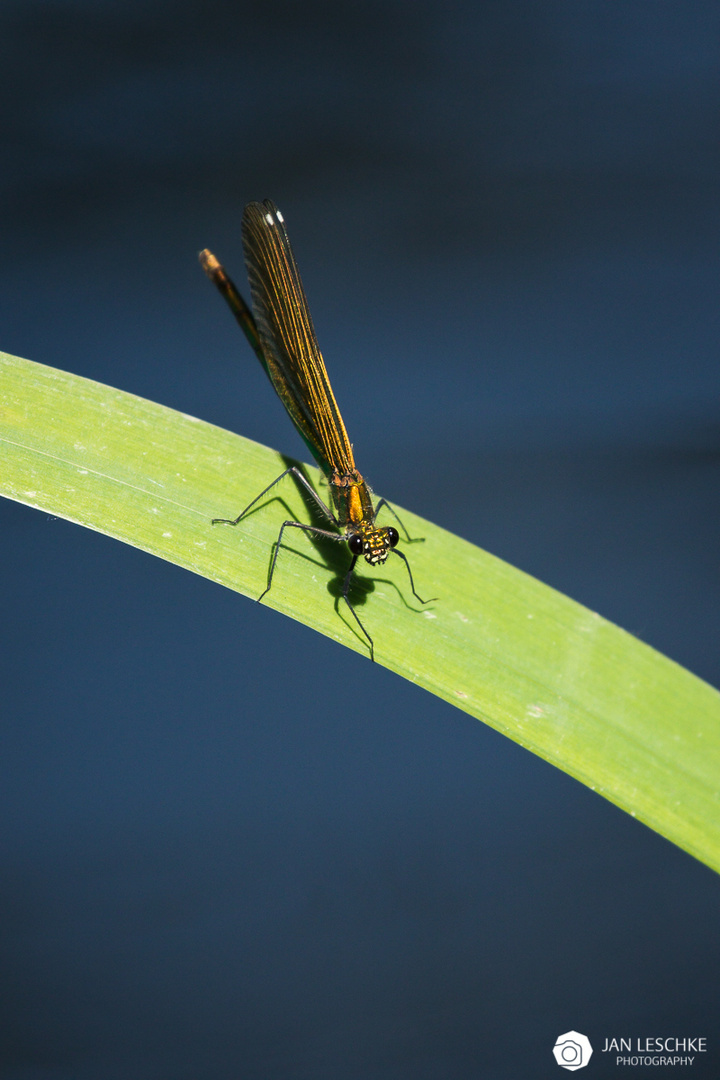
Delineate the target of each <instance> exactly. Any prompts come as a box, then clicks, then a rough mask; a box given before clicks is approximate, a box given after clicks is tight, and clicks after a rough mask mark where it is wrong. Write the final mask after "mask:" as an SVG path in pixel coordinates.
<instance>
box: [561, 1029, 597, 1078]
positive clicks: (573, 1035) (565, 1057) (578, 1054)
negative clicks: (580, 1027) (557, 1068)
mask: <svg viewBox="0 0 720 1080" xmlns="http://www.w3.org/2000/svg"><path fill="white" fill-rule="evenodd" d="M553 1054H554V1055H555V1060H556V1061H557V1063H558V1065H561V1066H562V1068H563V1069H567V1070H568V1071H569V1072H574V1071H575V1069H584V1068H585V1066H586V1065H587V1063H588V1061H589V1060H590V1058H591V1057H592V1046H591V1045H590V1040H589V1039H588V1037H587V1035H581V1034H580V1032H579V1031H566V1032H565V1034H564V1035H558V1037H557V1039H556V1040H555V1045H554V1046H553Z"/></svg>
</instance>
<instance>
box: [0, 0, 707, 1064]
mask: <svg viewBox="0 0 720 1080" xmlns="http://www.w3.org/2000/svg"><path fill="white" fill-rule="evenodd" d="M719 33H720V8H719V7H718V5H717V4H716V3H715V2H713V0H705V2H701V0H697V2H695V3H693V4H686V3H684V2H683V0H677V2H663V0H656V2H653V3H645V2H635V0H624V2H623V3H622V4H606V3H594V2H587V3H582V2H578V0H546V2H544V3H542V4H535V3H530V2H524V3H522V2H521V3H507V2H499V0H498V2H484V3H478V2H473V0H464V2H462V0H458V2H445V0H444V2H443V3H440V2H439V0H407V2H398V0H390V2H380V0H376V2H362V0H361V2H358V3H355V4H352V5H350V4H347V5H345V4H337V3H330V2H329V0H328V2H326V0H303V2H302V3H293V2H290V0H285V2H273V0H270V2H268V3H265V4H262V5H260V4H257V5H252V6H251V5H246V4H244V3H230V2H225V0H186V2H172V0H167V2H163V0H142V2H141V0H137V2H133V0H117V2H115V3H111V2H106V3H97V2H91V0H86V2H84V3H83V2H81V0H75V2H73V0H55V2H49V0H46V2H44V3H43V2H33V0H14V2H13V0H4V3H3V5H2V10H1V11H0V57H1V59H2V71H3V89H2V99H3V108H2V117H1V120H2V148H3V153H2V169H1V170H0V194H1V197H2V230H1V233H0V245H1V247H2V259H1V260H0V325H1V326H2V339H1V340H0V347H1V348H3V349H5V350H6V351H8V352H12V353H16V354H19V355H22V356H27V357H29V358H31V359H33V360H37V361H42V362H44V363H47V364H52V365H56V366H58V367H61V368H66V369H68V370H70V371H74V372H77V373H79V374H82V375H86V376H89V377H92V378H96V379H99V380H101V381H104V382H107V383H110V384H112V385H115V386H118V387H121V388H123V389H125V390H128V391H133V392H135V393H138V394H141V395H144V396H146V397H149V398H153V399H155V400H157V401H160V402H163V403H165V404H167V405H171V406H174V407H176V408H178V409H182V410H184V411H186V412H189V413H193V414H195V415H197V416H201V417H203V418H204V419H206V420H210V421H213V422H215V423H218V424H221V425H224V426H227V427H229V428H232V429H234V430H237V431H238V432H241V433H242V434H244V435H247V436H250V437H252V438H255V439H258V440H259V441H262V442H265V443H267V444H269V445H271V446H275V447H277V448H279V449H281V450H283V451H285V452H287V453H289V454H296V455H298V456H304V451H303V449H302V444H301V443H300V441H299V439H298V438H297V436H296V435H295V433H294V431H293V430H292V426H291V424H290V422H289V421H288V419H287V417H286V416H285V414H284V412H283V410H282V407H281V406H280V404H279V402H278V401H276V400H275V399H274V396H273V394H272V392H271V389H270V388H269V386H268V384H267V380H266V379H265V377H264V375H263V374H262V372H261V371H260V369H259V366H258V364H257V361H256V360H255V359H254V357H253V356H252V354H251V353H250V350H249V349H248V347H247V345H246V343H245V342H244V341H243V340H242V338H241V336H240V334H239V331H238V330H237V328H236V326H235V325H234V323H233V321H232V320H231V318H230V317H229V315H228V313H227V311H226V310H225V309H224V308H223V306H222V305H221V303H220V301H219V299H218V297H217V296H216V295H215V294H214V292H213V290H212V288H211V287H210V285H209V284H208V283H207V282H206V281H205V279H204V278H203V275H202V274H201V272H200V270H199V269H198V266H197V263H196V252H197V251H198V250H199V249H200V248H202V247H204V246H206V245H208V246H210V247H211V248H213V250H215V251H216V252H217V254H218V255H219V256H220V257H221V258H222V259H223V260H224V261H225V262H226V263H227V264H228V266H229V267H230V269H231V270H232V271H234V272H235V274H236V276H237V277H238V279H239V280H244V275H243V269H242V253H241V247H240V236H239V232H240V219H241V214H242V208H243V205H244V203H245V202H246V201H248V200H250V199H255V198H262V197H265V196H271V197H272V198H273V199H275V201H276V202H277V203H278V204H279V205H280V207H281V208H282V209H283V211H284V213H285V217H286V219H287V220H288V222H289V227H290V234H291V237H292V239H293V243H294V246H295V250H296V253H297V255H298V259H299V262H300V266H301V269H302V271H303V276H304V279H305V284H306V287H307V291H308V293H309V297H310V302H311V307H312V311H313V314H314V319H315V323H316V327H317V329H318V334H319V338H320V344H321V347H322V348H323V351H324V353H325V356H326V358H327V359H328V363H329V366H330V371H331V375H332V378H333V382H334V386H335V391H336V393H337V396H338V399H339V401H340V404H341V406H342V407H343V411H344V414H345V419H346V422H347V424H348V427H349V430H350V434H351V437H352V438H353V440H354V442H355V449H356V454H357V457H358V463H359V465H360V468H361V469H362V470H363V472H364V473H366V475H367V476H368V477H369V478H370V480H371V482H372V484H373V486H374V488H375V489H376V490H377V491H379V492H381V493H382V494H383V495H386V496H387V497H388V498H390V499H393V500H394V501H396V502H398V503H400V504H401V505H405V506H408V507H411V508H412V509H414V510H416V511H418V512H420V513H422V514H424V515H426V516H427V517H429V518H431V519H433V520H435V521H438V522H439V523H441V524H443V525H445V526H447V527H449V528H450V529H453V530H455V531H457V532H458V533H460V534H462V535H463V536H465V537H467V538H468V539H470V540H472V541H474V542H476V543H478V544H480V545H482V546H483V547H486V548H488V549H489V550H491V551H493V552H494V553H496V554H498V555H500V556H501V557H503V558H505V559H508V560H509V561H511V562H513V563H515V564H517V565H518V566H520V567H522V568H523V569H525V570H527V571H529V572H530V573H532V574H535V575H537V576H538V577H540V578H542V579H543V580H544V581H547V582H548V583H550V584H551V585H553V586H555V587H557V588H559V589H561V590H563V591H565V592H567V593H569V594H570V595H572V596H573V597H575V598H576V599H578V600H580V601H582V602H583V603H585V604H587V605H588V606H590V607H591V608H593V609H596V610H598V611H599V612H601V613H602V614H603V615H605V616H607V617H608V618H610V619H613V620H614V621H616V622H618V623H620V624H621V625H622V626H624V627H626V628H627V629H629V630H630V631H632V632H634V633H636V634H638V635H639V636H640V637H641V638H643V639H644V640H645V641H647V642H649V643H650V644H652V645H654V646H656V647H657V648H659V649H661V650H663V651H664V652H666V653H668V654H669V655H670V656H672V657H673V658H675V659H676V660H678V661H679V662H681V663H683V664H685V665H687V666H688V667H690V668H691V669H692V670H693V671H695V672H696V673H697V674H699V675H701V676H703V677H704V678H706V679H709V680H710V681H711V682H714V683H715V684H716V685H717V684H718V682H720V663H719V658H718V648H717V642H718V635H719V632H720V625H719V623H720V619H719V614H718V613H719V611H720V607H719V605H718V599H719V597H718V593H719V592H720V590H719V587H718V543H717V542H718V526H719V524H720V520H719V518H720V515H719V514H718V502H717V483H718V478H719V474H720V468H719V467H718V462H719V455H718V449H719V447H720V439H719V433H720V411H719V410H718V390H719V389H720V368H719V366H718V362H717V354H718V336H719V329H720V326H719V322H720V320H719V316H718V312H719V311H720V305H719V301H720V287H719V282H720V259H719V258H718V225H719V224H720V222H719V218H720V214H719V212H718V211H719V198H718V179H719V177H718V173H719V170H718V164H719V160H718V159H719V157H720V142H719V140H718V107H719V105H720V90H719V87H720V82H719V79H720V60H719V59H718V50H717V42H718V34H719ZM237 509H238V508H237V507H233V506H226V507H222V506H220V507H218V512H219V513H225V512H234V511H235V510H237ZM0 512H1V514H2V532H1V535H2V559H1V564H2V579H3V580H2V598H3V599H2V607H3V619H2V624H3V636H2V649H1V650H0V656H1V658H2V676H1V677H2V693H1V695H0V701H1V705H2V738H3V743H2V755H1V760H2V782H1V783H0V813H1V816H2V822H3V825H2V835H1V839H0V843H1V850H0V856H1V859H2V873H1V876H0V880H1V887H2V896H1V898H0V950H1V955H2V966H1V970H2V998H3V1003H2V1032H1V1037H2V1045H1V1047H0V1054H1V1059H0V1064H1V1068H0V1075H2V1077H3V1080H70V1078H72V1080H116V1078H125V1077H133V1078H134V1080H190V1078H192V1080H234V1078H240V1077H242V1078H243V1080H256V1078H257V1080H260V1078H270V1080H287V1078H297V1080H305V1078H308V1080H335V1078H337V1077H343V1078H344V1080H369V1078H372V1080H396V1078H397V1080H406V1078H407V1080H436V1078H438V1080H439V1078H443V1080H445V1078H452V1080H455V1078H457V1080H476V1078H479V1077H482V1078H488V1077H489V1078H496V1080H505V1078H507V1080H517V1078H518V1077H533V1078H535V1077H539V1078H542V1077H546V1076H547V1077H551V1076H556V1075H559V1070H558V1067H557V1066H556V1064H555V1062H554V1059H553V1057H552V1054H551V1048H552V1044H553V1043H554V1041H555V1038H556V1036H558V1035H559V1034H561V1033H563V1032H565V1031H567V1030H569V1029H571V1028H575V1029H577V1030H579V1031H582V1032H584V1033H586V1034H587V1035H588V1036H589V1037H590V1039H591V1041H593V1042H594V1043H595V1046H596V1053H595V1057H594V1058H593V1060H592V1061H591V1063H590V1067H589V1068H588V1072H587V1074H583V1075H587V1076H588V1077H593V1076H594V1077H608V1076H616V1075H620V1073H619V1072H618V1071H617V1070H616V1069H615V1067H614V1062H612V1061H610V1060H609V1057H610V1055H603V1054H601V1053H600V1046H601V1045H602V1043H603V1041H604V1039H605V1037H611V1036H615V1037H628V1036H632V1037H635V1036H637V1035H639V1036H646V1035H652V1036H665V1035H705V1036H707V1037H708V1038H709V1040H710V1043H709V1045H710V1052H709V1053H708V1054H707V1056H706V1059H705V1060H704V1062H702V1063H700V1064H698V1063H696V1064H695V1065H694V1066H693V1068H692V1075H693V1076H694V1077H695V1078H696V1080H697V1078H699V1077H702V1078H705V1077H717V1075H718V1074H719V1070H720V1053H719V1050H718V1036H719V1035H720V1031H718V1024H717V1007H716V1006H717V971H718V964H719V963H720V956H719V955H718V954H719V953H720V948H719V945H720V943H719V940H718V926H719V925H720V922H719V919H718V916H719V911H718V907H719V904H718V901H719V900H720V887H719V882H718V878H717V877H716V876H715V875H714V874H713V873H712V872H711V871H710V870H708V869H707V868H706V867H703V866H701V865H700V864H699V863H697V862H695V861H694V860H693V859H691V858H690V857H689V856H687V855H685V854H683V853H682V852H680V851H678V850H676V849H675V848H673V847H672V846H671V845H670V844H669V843H667V842H666V841H664V840H663V839H661V838H660V837H658V836H657V835H655V834H653V833H652V832H650V831H649V830H648V829H646V828H645V827H644V826H642V825H641V824H639V823H638V822H636V821H633V820H631V818H630V817H628V816H626V815H625V814H623V813H621V812H620V811H619V810H617V809H615V808H614V807H612V806H611V805H610V804H608V803H606V802H604V801H603V800H601V799H600V798H598V797H597V796H596V795H593V794H592V793H591V792H590V791H588V790H587V789H585V788H584V787H582V786H581V785H579V784H577V783H576V782H574V781H572V780H570V779H569V778H568V777H566V776H565V775H563V774H561V773H560V772H558V771H556V770H554V769H552V768H550V767H549V766H548V765H546V764H544V763H543V762H542V761H539V760H538V759H536V758H534V757H533V756H531V755H530V754H528V753H526V752H525V751H523V750H521V749H520V748H519V747H517V746H515V745H514V744H512V743H510V742H508V741H507V740H504V739H503V738H501V737H500V736H499V735H497V734H496V733H494V732H493V731H491V730H489V729H486V728H485V727H483V726H482V725H481V724H479V723H477V722H476V721H474V720H471V719H470V718H469V717H467V716H466V715H464V714H463V713H461V712H458V711H455V710H453V709H452V708H450V707H449V706H447V705H446V704H444V703H443V702H440V701H436V700H434V699H433V698H431V697H430V696H429V695H427V694H425V693H423V692H421V691H419V690H418V689H416V688H415V687H413V686H411V685H409V684H407V683H405V682H403V681H401V680H399V679H398V678H396V677H395V676H393V675H391V674H390V673H388V672H387V671H385V670H384V669H383V668H382V667H380V666H374V667H373V666H371V665H370V664H369V663H368V662H367V660H366V659H365V658H364V657H362V656H359V655H355V654H353V653H351V652H349V651H346V650H343V649H341V648H339V647H338V646H336V645H334V644H332V643H331V642H329V641H326V640H324V639H323V638H321V637H319V636H317V635H315V634H313V633H312V632H311V631H309V630H307V629H306V628H304V627H302V626H299V625H295V624H293V623H291V622H289V621H287V620H284V619H282V618H281V617H280V616H278V615H276V614H275V613H274V612H272V611H270V610H268V609H263V608H262V607H261V606H255V605H253V604H251V603H250V602H248V601H247V600H246V599H243V598H241V597H239V596H237V595H234V594H232V593H230V592H226V591H223V590H222V589H219V588H218V587H216V586H214V585H212V584H210V583H209V582H207V581H204V580H200V579H199V578H194V577H192V576H191V575H190V574H188V573H186V572H184V571H182V570H179V569H178V568H176V567H174V566H168V565H166V564H164V563H162V562H160V561H158V560H155V559H153V558H151V557H150V556H148V555H145V554H143V553H142V552H138V551H134V550H132V549H130V548H127V547H124V546H122V545H120V544H118V543H115V542H113V541H111V540H108V539H107V538H105V537H102V536H98V535H95V534H93V533H90V532H87V531H84V530H82V529H80V528H78V527H76V526H74V525H71V524H68V523H67V522H63V521H60V520H54V519H52V518H49V517H47V516H46V515H44V514H40V513H37V512H36V511H33V510H30V509H28V508H26V507H23V506H18V505H15V504H11V503H3V504H2V506H0ZM368 618H370V614H368ZM372 632H373V634H374V636H375V639H376V642H377V643H378V645H381V641H382V631H381V629H380V628H376V627H373V629H372ZM648 1072H652V1074H653V1075H657V1072H656V1071H655V1070H649V1071H648ZM633 1075H636V1076H641V1075H646V1072H645V1070H642V1069H639V1070H635V1071H634V1073H633Z"/></svg>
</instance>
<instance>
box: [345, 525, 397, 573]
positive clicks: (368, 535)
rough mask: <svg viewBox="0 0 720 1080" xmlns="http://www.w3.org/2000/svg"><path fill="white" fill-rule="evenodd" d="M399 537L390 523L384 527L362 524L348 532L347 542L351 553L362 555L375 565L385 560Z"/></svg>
mask: <svg viewBox="0 0 720 1080" xmlns="http://www.w3.org/2000/svg"><path fill="white" fill-rule="evenodd" d="M399 539H400V534H399V533H398V531H397V529H393V527H392V525H390V526H388V527H387V528H384V529H376V528H375V526H374V525H363V526H361V527H360V528H359V529H355V531H354V532H352V533H350V535H349V536H348V538H347V542H348V547H349V548H350V551H351V552H352V553H353V555H362V556H363V557H364V558H365V559H366V560H367V562H369V563H370V565H371V566H377V565H378V563H384V562H385V560H386V559H387V557H388V554H389V553H390V551H391V550H392V548H394V547H395V545H396V544H397V542H398V540H399Z"/></svg>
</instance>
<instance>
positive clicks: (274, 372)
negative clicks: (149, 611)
mask: <svg viewBox="0 0 720 1080" xmlns="http://www.w3.org/2000/svg"><path fill="white" fill-rule="evenodd" d="M242 241H243V249H244V252H245V264H246V267H247V272H248V278H249V280H250V291H251V296H252V307H253V310H252V312H251V311H250V309H249V308H248V306H247V304H246V303H245V301H244V300H243V299H242V297H241V296H240V293H239V292H238V291H237V289H236V288H235V286H234V285H233V283H232V281H231V280H230V278H229V277H228V275H227V274H226V272H225V270H224V268H223V267H222V266H221V264H220V263H219V262H218V260H217V259H216V258H215V256H214V255H213V254H212V252H210V251H207V250H205V251H202V252H201V253H200V262H201V264H202V267H203V269H204V270H205V273H206V274H207V275H208V277H209V278H210V280H211V281H213V282H214V283H215V285H216V286H217V287H218V289H219V290H220V292H221V293H222V295H223V296H224V297H225V299H226V301H227V302H228V304H229V305H230V308H231V309H232V311H233V313H234V314H235V317H236V318H237V321H238V322H239V323H240V326H241V327H242V330H243V331H244V333H245V336H246V337H247V339H248V341H249V342H250V345H251V346H252V348H253V349H254V351H255V354H256V356H257V358H258V360H259V361H260V363H261V364H262V366H263V367H264V369H265V371H266V372H267V374H268V376H269V378H270V381H271V382H272V384H273V386H274V387H275V390H276V392H277V394H278V396H279V397H280V399H281V401H282V403H283V404H284V406H285V408H286V409H287V411H288V413H289V415H290V419H291V420H292V422H293V423H294V425H295V427H296V428H297V430H298V432H299V434H300V435H301V436H302V438H303V439H304V440H305V443H306V445H307V447H308V449H309V450H310V452H311V454H312V455H313V457H314V458H315V460H316V461H317V463H318V465H319V466H320V468H321V469H322V471H323V473H324V474H325V476H326V478H327V481H328V485H329V487H330V493H331V497H332V502H333V506H334V508H335V513H333V512H332V510H330V508H329V507H328V506H326V505H325V503H324V502H323V501H322V499H321V498H320V497H319V495H318V494H317V492H316V491H315V490H314V488H313V487H312V486H311V484H310V483H309V481H308V480H307V479H306V477H305V476H304V475H303V474H302V472H301V471H300V469H298V468H297V466H294V465H293V466H292V467H291V468H289V469H286V470H285V472H283V473H281V474H280V476H278V477H277V479H276V480H273V482H272V484H270V485H268V487H266V488H265V490H264V491H261V492H260V494H259V495H258V496H257V497H256V498H254V499H253V501H252V502H251V503H250V504H249V505H248V506H246V507H245V509H244V510H243V511H242V513H241V514H238V516H237V517H236V518H232V519H231V518H214V519H213V525H238V524H239V523H240V522H241V521H242V520H243V518H244V517H245V515H246V514H247V513H248V511H249V510H251V509H252V507H253V506H255V504H256V503H258V502H259V501H260V499H262V498H263V497H264V496H265V495H267V493H268V491H270V490H271V489H272V488H273V487H275V485H276V484H277V483H279V482H280V480H282V479H283V477H285V476H287V475H288V473H292V474H293V475H294V476H295V478H296V479H297V480H299V481H300V483H301V484H302V485H303V486H304V487H305V489H306V491H307V492H308V493H309V495H310V497H311V498H312V499H313V501H314V503H315V504H316V505H317V507H318V508H319V510H320V511H321V513H322V514H323V515H324V516H325V518H326V519H327V520H328V521H330V522H332V524H333V525H334V526H335V528H336V529H337V530H338V532H330V531H329V530H327V529H319V528H317V527H316V526H315V525H305V524H303V523H302V522H300V521H285V522H283V524H282V526H281V528H280V532H279V533H278V538H277V541H276V544H275V551H274V553H273V557H272V561H271V563H270V572H269V574H268V582H267V587H266V589H265V591H264V592H263V593H262V594H261V595H260V596H259V597H258V600H262V598H263V596H265V595H266V594H267V592H268V591H269V590H270V586H271V585H272V579H273V574H274V573H275V565H276V563H277V558H278V553H279V551H280V547H281V544H282V538H283V533H284V532H285V530H286V529H288V528H292V529H302V530H303V531H304V532H307V533H312V534H314V535H315V536H324V537H327V538H328V539H330V540H338V541H341V542H344V543H347V546H348V548H349V549H350V554H351V556H352V560H351V562H350V566H349V567H348V569H347V572H346V574H345V579H344V582H343V590H342V595H343V599H344V600H345V603H346V604H347V606H348V608H349V609H350V611H351V613H352V616H353V618H354V619H355V622H356V623H357V625H358V626H359V628H360V630H361V631H362V633H363V634H364V636H365V637H366V638H367V641H368V643H369V645H370V658H371V660H374V659H375V647H374V644H373V639H372V638H371V637H370V634H369V633H368V632H367V630H366V629H365V627H364V626H363V624H362V622H361V621H360V618H359V616H358V613H357V612H356V611H355V608H354V607H353V605H352V604H351V602H350V597H349V593H350V583H351V581H352V575H353V571H354V570H355V564H356V563H357V561H358V559H359V558H360V557H361V556H363V557H364V558H365V559H366V560H367V562H369V563H370V564H371V565H372V566H377V565H378V564H379V563H384V562H385V560H386V559H387V557H388V555H389V554H390V552H393V553H394V554H395V555H398V556H399V557H400V558H401V559H402V560H403V562H404V563H405V566H406V567H407V572H408V577H409V579H410V588H411V589H412V593H413V596H415V598H416V599H417V600H419V601H420V603H421V604H426V603H430V601H429V600H423V599H422V597H420V596H418V594H417V592H416V591H415V583H414V581H413V576H412V571H411V570H410V564H409V563H408V560H407V558H406V557H405V555H404V554H403V553H402V551H398V549H397V544H398V542H399V540H400V535H399V533H398V531H397V529H396V528H394V527H393V526H392V525H384V526H379V525H377V524H376V521H377V516H378V514H379V512H380V510H381V509H382V507H386V508H387V509H388V510H389V511H390V513H392V514H393V515H394V517H395V519H396V520H397V522H398V524H399V525H400V527H401V528H402V529H403V531H404V532H405V535H406V539H407V540H408V542H410V543H412V542H413V541H411V540H410V537H409V536H408V535H407V530H406V529H405V527H404V526H403V524H402V522H401V521H400V519H399V518H398V516H397V514H396V513H395V511H394V510H393V509H392V507H391V506H390V505H389V504H388V503H387V502H386V500H385V499H380V500H379V501H378V502H377V504H376V505H375V506H373V501H372V497H371V493H370V489H369V488H368V485H367V484H366V482H365V480H364V479H363V477H362V476H361V475H360V473H359V472H358V470H357V469H356V468H355V460H354V458H353V452H352V445H351V443H350V440H349V438H348V435H347V431H346V430H345V425H344V423H343V420H342V417H341V415H340V410H339V409H338V407H337V402H336V401H335V395H334V394H333V392H332V388H331V386H330V381H329V379H328V376H327V372H326V370H325V364H324V362H323V358H322V355H321V353H320V349H319V348H318V344H317V338H316V337H315V329H314V327H313V322H312V319H311V317H310V311H309V309H308V304H307V300H306V298H305V292H304V290H303V286H302V282H301V281H300V274H299V272H298V268H297V263H296V262H295V257H294V255H293V253H292V248H291V247H290V241H289V239H288V235H287V230H286V228H285V221H284V219H283V216H282V214H281V213H280V211H279V210H278V208H277V207H276V206H275V204H274V203H273V202H271V201H270V199H265V201H264V202H262V203H259V202H252V203H249V204H248V205H247V206H246V207H245V213H244V214H243V221H242ZM253 313H254V316H253Z"/></svg>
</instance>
